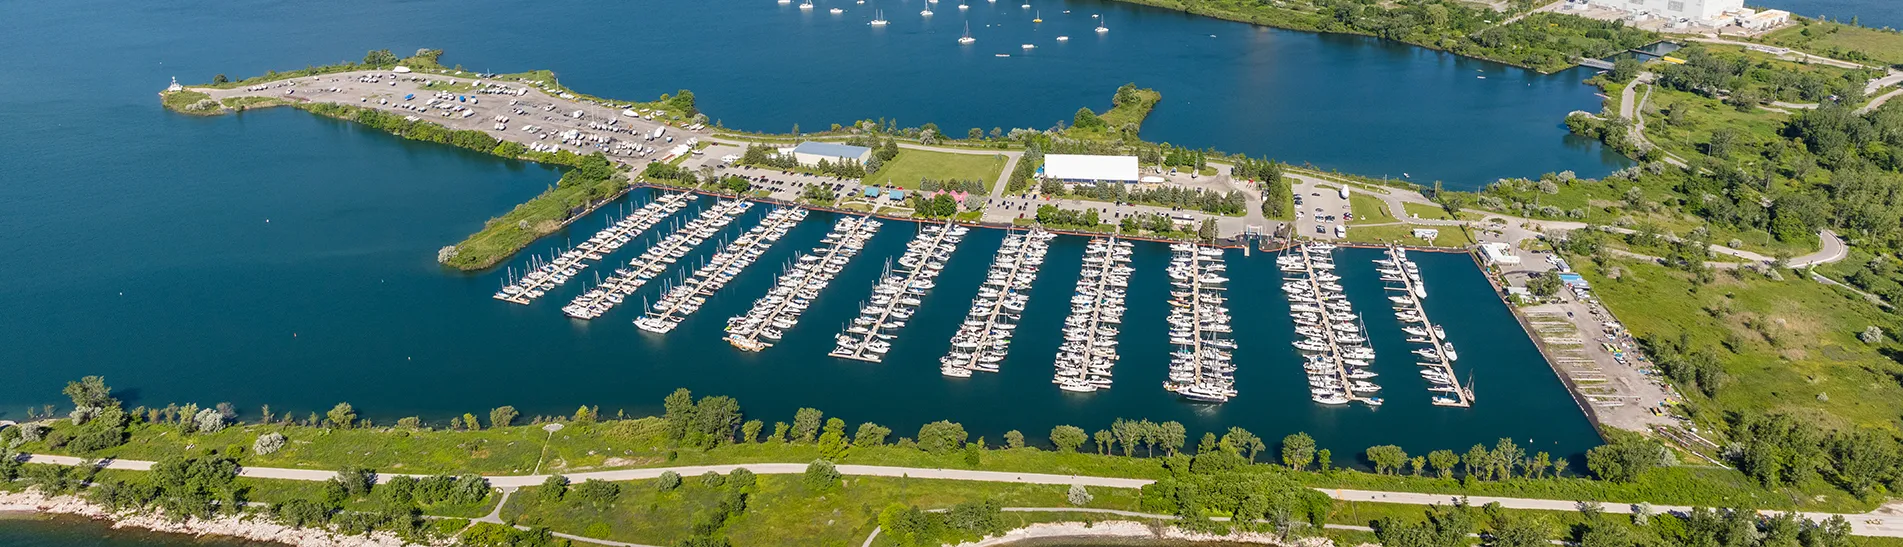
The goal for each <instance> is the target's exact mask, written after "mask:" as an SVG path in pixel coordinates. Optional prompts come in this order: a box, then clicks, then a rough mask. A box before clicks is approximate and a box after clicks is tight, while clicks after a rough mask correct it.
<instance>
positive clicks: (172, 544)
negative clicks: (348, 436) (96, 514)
mask: <svg viewBox="0 0 1903 547" xmlns="http://www.w3.org/2000/svg"><path fill="white" fill-rule="evenodd" d="M0 545H5V546H7V547H283V545H284V544H282V543H264V542H256V541H243V540H238V539H232V538H224V537H202V538H201V537H193V536H187V535H180V534H160V533H154V532H147V531H142V530H115V529H113V528H112V527H111V526H108V525H107V524H106V523H104V522H99V521H94V520H90V519H84V518H76V517H46V516H41V515H9V514H4V513H0Z"/></svg>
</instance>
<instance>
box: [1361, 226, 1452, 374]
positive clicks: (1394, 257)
mask: <svg viewBox="0 0 1903 547" xmlns="http://www.w3.org/2000/svg"><path fill="white" fill-rule="evenodd" d="M1375 265H1376V270H1377V271H1379V272H1380V273H1381V281H1383V282H1385V283H1386V285H1387V289H1388V290H1389V291H1395V292H1399V293H1400V294H1399V295H1396V296H1389V297H1388V300H1389V301H1391V302H1393V303H1394V318H1395V319H1397V320H1399V321H1400V322H1401V324H1402V325H1403V326H1402V327H1401V330H1403V331H1405V332H1407V335H1408V338H1407V341H1408V342H1410V343H1415V344H1425V345H1426V346H1427V347H1424V348H1420V349H1416V350H1414V354H1415V355H1416V356H1419V357H1420V358H1421V361H1419V363H1418V364H1419V365H1420V366H1421V377H1423V378H1426V379H1427V381H1428V383H1429V384H1431V385H1430V386H1429V387H1428V390H1430V391H1433V392H1435V393H1437V395H1435V396H1434V398H1433V403H1434V404H1435V405H1436V406H1452V407H1460V408H1469V407H1472V406H1473V389H1472V388H1470V387H1463V386H1461V385H1460V382H1459V381H1458V380H1457V378H1456V377H1455V376H1454V360H1455V359H1459V358H1460V357H1459V354H1458V353H1455V352H1454V346H1453V344H1449V343H1447V340H1446V333H1445V331H1443V330H1441V327H1440V325H1436V324H1434V323H1433V322H1432V321H1429V320H1428V318H1427V308H1426V307H1424V306H1422V305H1421V301H1422V300H1425V299H1426V298H1427V284H1426V282H1425V281H1423V280H1422V279H1421V271H1420V266H1418V265H1416V264H1415V263H1414V261H1412V260H1408V258H1407V249H1403V248H1401V247H1399V246H1393V245H1390V246H1388V249H1387V258H1384V259H1378V260H1376V261H1375Z"/></svg>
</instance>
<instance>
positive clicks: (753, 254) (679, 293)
mask: <svg viewBox="0 0 1903 547" xmlns="http://www.w3.org/2000/svg"><path fill="white" fill-rule="evenodd" d="M739 203H742V204H744V206H737V207H736V208H737V209H738V210H740V211H745V210H746V209H747V208H748V207H752V203H751V202H744V201H743V202H739ZM735 214H736V215H737V214H738V213H735ZM805 219H806V210H805V209H798V208H791V207H780V208H777V209H774V210H773V212H770V213H767V215H766V218H764V219H761V221H760V223H759V224H756V225H754V227H753V228H752V229H750V230H748V231H747V233H745V234H741V235H740V237H737V238H734V240H733V242H731V243H728V244H727V246H726V247H724V248H722V249H721V250H720V252H718V253H715V254H714V256H713V258H711V259H708V261H707V263H705V264H702V265H701V267H700V268H697V269H695V270H694V274H693V275H691V276H689V277H688V278H687V280H686V281H684V282H682V283H681V284H680V285H677V286H675V287H674V288H673V289H670V290H669V291H667V293H666V294H665V295H663V296H662V297H661V300H660V301H658V302H655V303H654V306H653V307H652V308H650V310H649V311H648V315H647V316H646V317H643V318H641V319H640V320H637V321H635V324H636V325H640V326H641V328H642V330H646V331H648V332H653V333H656V334H666V333H667V332H669V331H672V330H674V327H676V326H679V325H680V322H681V321H682V320H684V319H686V318H687V316H689V315H693V313H694V312H696V311H700V307H701V305H703V304H706V303H707V298H708V297H711V296H713V295H714V293H715V292H717V291H719V290H720V288H721V287H725V286H727V283H729V282H731V281H733V278H734V277H737V276H739V275H740V273H741V272H743V271H746V269H747V267H748V266H752V265H753V263H754V262H756V261H758V260H759V259H760V255H762V254H765V253H766V250H767V249H769V248H771V247H773V244H774V243H778V242H779V241H780V238H782V237H786V233H787V232H788V231H790V230H792V229H793V227H794V226H796V225H798V224H799V223H800V221H801V220H805Z"/></svg>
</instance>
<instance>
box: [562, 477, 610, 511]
mask: <svg viewBox="0 0 1903 547" xmlns="http://www.w3.org/2000/svg"><path fill="white" fill-rule="evenodd" d="M570 490H572V492H570V493H572V494H574V498H575V499H576V500H577V501H580V502H582V503H586V504H589V505H593V506H597V507H599V506H603V505H608V504H612V503H614V501H615V497H617V496H620V495H621V485H619V484H615V483H612V482H608V481H604V480H601V479H588V480H585V481H582V483H581V484H577V485H574V486H572V487H570Z"/></svg>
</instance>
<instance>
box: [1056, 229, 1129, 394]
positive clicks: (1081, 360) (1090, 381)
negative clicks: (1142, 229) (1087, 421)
mask: <svg viewBox="0 0 1903 547" xmlns="http://www.w3.org/2000/svg"><path fill="white" fill-rule="evenodd" d="M1133 247H1135V246H1134V245H1132V244H1131V243H1130V242H1129V241H1118V240H1117V238H1116V237H1115V236H1111V237H1109V238H1096V239H1092V240H1090V244H1089V245H1088V246H1086V247H1085V248H1084V263H1083V269H1082V270H1081V271H1079V272H1078V275H1077V292H1076V294H1075V295H1073V296H1071V298H1070V306H1071V308H1070V317H1068V318H1066V319H1064V344H1063V345H1061V346H1059V347H1058V348H1057V357H1056V359H1055V360H1054V361H1053V364H1054V365H1055V368H1056V373H1054V374H1052V375H1051V383H1053V384H1057V388H1058V389H1061V390H1064V391H1074V392H1080V393H1089V392H1093V391H1097V390H1099V389H1110V384H1111V381H1110V380H1111V370H1110V369H1111V368H1112V367H1113V366H1115V365H1116V364H1117V358H1118V356H1117V331H1118V330H1119V329H1120V328H1121V326H1122V324H1123V311H1124V308H1123V299H1124V296H1125V291H1127V290H1128V288H1129V286H1130V274H1131V273H1133V272H1134V271H1135V270H1134V269H1133V268H1131V267H1130V253H1131V252H1132V249H1133Z"/></svg>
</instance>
